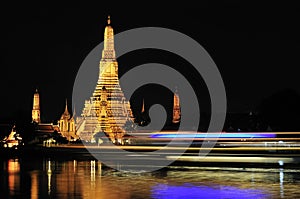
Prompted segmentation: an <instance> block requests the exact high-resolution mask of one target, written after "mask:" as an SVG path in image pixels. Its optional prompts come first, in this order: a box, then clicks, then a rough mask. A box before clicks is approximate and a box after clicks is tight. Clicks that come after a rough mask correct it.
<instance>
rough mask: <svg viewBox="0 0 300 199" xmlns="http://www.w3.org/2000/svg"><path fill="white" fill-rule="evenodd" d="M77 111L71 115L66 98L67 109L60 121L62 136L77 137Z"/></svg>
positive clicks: (70, 138) (71, 138)
mask: <svg viewBox="0 0 300 199" xmlns="http://www.w3.org/2000/svg"><path fill="white" fill-rule="evenodd" d="M74 115H75V113H73V116H72V117H71V114H70V113H69V111H68V103H67V100H66V106H65V111H64V112H63V114H62V115H61V117H60V119H59V121H58V122H57V123H58V126H59V130H60V133H61V134H62V136H64V137H66V138H67V139H68V140H73V139H77V138H78V137H77V135H76V130H75V119H74Z"/></svg>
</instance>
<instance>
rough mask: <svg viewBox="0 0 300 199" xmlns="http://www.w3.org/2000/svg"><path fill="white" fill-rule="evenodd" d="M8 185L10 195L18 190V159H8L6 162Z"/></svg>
mask: <svg viewBox="0 0 300 199" xmlns="http://www.w3.org/2000/svg"><path fill="white" fill-rule="evenodd" d="M7 171H8V187H9V190H10V195H15V192H17V191H19V190H20V173H19V172H20V163H19V160H18V159H9V160H8V162H7Z"/></svg>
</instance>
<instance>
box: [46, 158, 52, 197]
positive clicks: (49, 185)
mask: <svg viewBox="0 0 300 199" xmlns="http://www.w3.org/2000/svg"><path fill="white" fill-rule="evenodd" d="M51 174H52V170H51V161H50V160H49V161H48V170H47V177H48V195H50V193H51Z"/></svg>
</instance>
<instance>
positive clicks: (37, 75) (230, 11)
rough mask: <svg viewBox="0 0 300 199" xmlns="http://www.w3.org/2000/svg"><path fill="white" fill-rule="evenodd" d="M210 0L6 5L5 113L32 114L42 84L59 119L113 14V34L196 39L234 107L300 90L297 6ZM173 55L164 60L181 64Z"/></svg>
mask: <svg viewBox="0 0 300 199" xmlns="http://www.w3.org/2000/svg"><path fill="white" fill-rule="evenodd" d="M209 2H210V1H208V2H205V3H201V2H200V3H199V5H190V4H183V3H181V4H176V3H174V2H173V3H172V4H164V5H162V4H161V3H158V2H150V1H145V2H144V1H140V3H139V4H135V5H132V4H128V3H122V5H121V4H118V3H117V2H114V1H112V2H109V1H106V3H105V4H104V3H102V4H101V2H100V3H99V2H98V4H88V3H85V4H78V5H77V4H70V5H47V4H41V5H29V4H27V3H26V4H24V5H19V4H16V5H5V6H2V7H1V14H0V18H1V32H0V44H1V45H0V49H1V54H0V55H1V59H0V65H1V69H0V71H1V72H0V88H1V103H0V118H5V117H11V116H13V115H14V114H15V113H16V112H18V111H28V112H29V114H30V110H31V107H32V95H33V92H34V90H35V88H36V87H37V88H38V89H39V90H40V95H41V109H42V119H43V120H44V121H49V122H51V121H53V120H56V119H58V118H59V116H60V114H61V113H62V111H63V110H64V102H65V98H67V99H68V100H69V102H71V99H72V87H73V83H74V80H75V77H76V72H77V71H78V69H79V67H80V64H81V63H82V61H83V60H84V58H85V56H86V55H87V54H88V53H89V52H90V51H91V50H92V49H93V48H94V47H95V46H97V45H98V44H99V43H100V42H102V41H103V31H104V27H105V23H106V17H107V15H108V14H110V15H111V18H112V24H113V27H114V30H115V33H119V32H122V31H124V30H129V29H131V28H137V27H144V26H158V27H165V28H171V29H174V30H177V31H180V32H182V33H184V34H186V35H188V36H190V37H192V38H193V39H195V40H196V41H198V42H199V43H200V44H201V45H202V46H203V47H204V48H205V49H206V50H207V52H208V53H209V54H210V56H211V57H212V59H213V60H214V61H215V63H216V65H217V67H218V68H219V70H220V73H221V75H222V77H223V80H224V84H225V87H226V92H227V97H228V111H229V112H246V111H249V110H251V109H253V108H254V107H255V106H257V105H258V104H259V103H260V101H261V100H262V99H263V98H265V97H268V96H270V95H271V94H273V93H276V92H278V91H280V90H282V89H285V88H290V89H294V90H296V91H297V92H300V87H299V85H300V78H298V76H299V72H298V68H299V66H300V64H299V55H298V54H299V52H300V45H299V44H300V43H299V31H298V26H299V19H300V16H299V15H300V14H299V7H297V6H296V5H288V4H286V3H283V1H282V2H281V3H272V2H270V3H269V4H267V3H264V4H262V3H251V2H250V1H249V2H248V3H247V2H245V1H243V3H241V2H240V1H234V0H230V1H220V3H218V4H217V3H209ZM186 3H188V2H186ZM157 54H158V53H156V54H155V52H154V53H153V54H152V55H146V54H143V55H142V54H141V53H137V54H136V56H134V55H128V56H129V57H128V58H126V57H122V58H120V61H119V67H122V65H124V66H128V65H130V66H134V65H138V64H141V63H143V62H145V63H147V62H148V61H151V59H152V58H153V59H156V60H157V61H159V57H158V56H156V55H157ZM137 55H142V56H137ZM99 56H100V55H99ZM171 57H172V56H171ZM162 59H163V58H162ZM174 60H176V58H174ZM174 60H173V61H172V60H161V62H165V63H168V64H170V65H172V64H174V65H176V62H175V61H174ZM177 61H178V60H177ZM174 67H175V68H176V67H178V66H174ZM119 70H120V72H122V71H123V72H124V71H125V70H126V69H122V68H121V69H119ZM186 74H188V72H187V73H186ZM191 78H194V77H192V74H191Z"/></svg>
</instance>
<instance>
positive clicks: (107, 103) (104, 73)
mask: <svg viewBox="0 0 300 199" xmlns="http://www.w3.org/2000/svg"><path fill="white" fill-rule="evenodd" d="M110 24H111V18H110V16H108V18H107V25H106V27H105V30H104V48H103V51H102V58H101V61H100V64H99V77H98V81H97V85H96V88H95V90H94V92H93V94H92V96H91V97H90V99H89V100H86V101H85V104H84V109H83V111H82V114H81V117H78V118H77V121H76V127H77V134H78V135H79V136H80V138H81V139H82V140H87V141H94V140H93V137H94V135H95V134H97V133H99V132H105V133H106V134H108V136H109V137H110V139H111V140H112V141H113V142H118V140H119V141H120V140H121V138H122V137H123V135H124V134H125V130H124V126H125V124H126V123H127V122H132V123H133V114H132V111H131V108H130V103H129V101H127V100H126V99H125V96H124V93H123V91H122V90H121V87H120V83H119V77H118V62H117V60H116V52H115V48H114V30H113V28H112V27H111V25H110Z"/></svg>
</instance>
